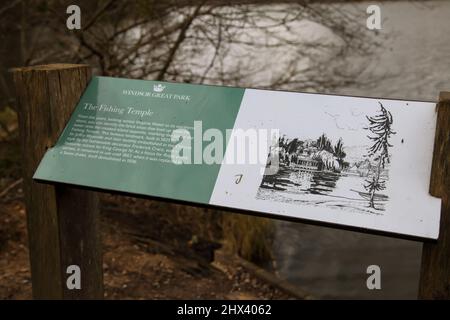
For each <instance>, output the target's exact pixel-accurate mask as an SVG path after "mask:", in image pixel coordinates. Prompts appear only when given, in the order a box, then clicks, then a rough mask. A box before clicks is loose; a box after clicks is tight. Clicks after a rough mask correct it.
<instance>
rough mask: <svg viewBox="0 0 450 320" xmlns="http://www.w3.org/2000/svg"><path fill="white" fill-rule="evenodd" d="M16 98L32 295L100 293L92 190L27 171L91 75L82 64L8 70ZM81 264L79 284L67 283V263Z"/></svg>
mask: <svg viewBox="0 0 450 320" xmlns="http://www.w3.org/2000/svg"><path fill="white" fill-rule="evenodd" d="M13 76H14V82H15V87H16V93H17V100H18V110H19V125H20V135H21V145H22V161H23V163H22V165H23V176H24V180H23V183H24V191H25V201H26V208H27V224H28V239H29V250H30V264H31V277H32V283H33V296H34V298H36V299H98V298H103V273H102V253H101V248H100V230H99V229H100V222H99V211H98V197H97V195H96V194H95V193H93V192H88V191H82V190H78V189H73V188H68V187H64V186H56V187H55V186H51V185H43V184H39V183H36V182H34V181H33V180H32V176H33V174H34V172H35V170H36V168H37V166H38V164H39V162H40V160H41V159H42V157H43V155H44V153H45V151H46V150H47V149H48V148H50V147H52V146H53V145H54V143H55V142H56V140H57V138H58V137H59V135H60V133H61V132H62V130H63V129H64V127H65V125H66V123H67V121H68V119H69V117H70V115H71V114H72V111H73V110H74V108H75V105H76V104H77V102H78V100H79V99H80V96H81V94H82V93H83V90H84V89H85V87H86V85H87V83H88V82H89V80H90V78H91V69H90V67H89V66H86V65H68V64H55V65H45V66H36V67H27V68H18V69H14V70H13ZM70 265H77V266H79V267H80V269H81V289H80V290H77V289H74V290H69V289H68V288H67V285H66V283H67V279H68V277H69V276H70V274H67V267H68V266H70Z"/></svg>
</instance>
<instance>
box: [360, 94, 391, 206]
mask: <svg viewBox="0 0 450 320" xmlns="http://www.w3.org/2000/svg"><path fill="white" fill-rule="evenodd" d="M379 104H380V107H381V110H380V112H379V113H378V114H377V115H375V116H373V117H367V116H366V118H367V120H369V127H368V128H366V129H368V130H370V132H371V133H372V135H368V136H367V137H368V138H369V139H370V140H372V141H373V145H372V146H371V147H370V148H369V149H368V156H369V157H373V159H374V161H375V163H376V166H375V167H374V168H373V169H372V171H371V174H370V175H369V177H368V179H367V180H366V184H365V185H364V188H365V189H366V191H367V192H368V193H369V195H370V198H369V206H370V207H371V208H374V209H375V201H374V199H375V192H376V191H380V190H384V189H385V188H386V181H385V180H383V178H382V177H381V173H382V170H383V169H384V168H385V165H386V163H389V148H390V147H392V145H391V144H390V143H389V139H390V137H391V135H393V134H395V132H394V131H392V123H393V119H392V115H391V113H390V112H389V111H387V110H386V109H385V108H384V107H383V104H382V103H381V102H379Z"/></svg>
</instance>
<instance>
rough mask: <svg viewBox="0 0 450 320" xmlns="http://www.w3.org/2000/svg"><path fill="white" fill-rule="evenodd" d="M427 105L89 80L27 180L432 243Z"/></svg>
mask: <svg viewBox="0 0 450 320" xmlns="http://www.w3.org/2000/svg"><path fill="white" fill-rule="evenodd" d="M434 107H435V105H434V104H432V103H428V102H412V101H399V100H386V99H371V98H357V97H343V96H332V95H320V94H306V93H293V92H281V91H269V90H255V89H242V88H231V87H220V86H205V85H193V84H179V83H167V82H155V81H143V80H129V79H118V78H108V77H95V78H93V79H92V81H91V82H90V84H89V86H88V87H87V89H86V91H85V92H84V94H83V95H82V97H81V99H80V101H79V103H78V105H77V106H76V108H75V111H74V113H73V115H72V117H71V118H70V120H69V122H68V124H67V126H66V128H65V129H64V131H63V133H62V134H61V136H60V138H59V140H58V141H57V143H56V145H55V146H54V147H53V148H51V149H50V150H48V152H47V153H46V154H45V156H44V158H43V159H42V161H41V163H40V165H39V167H38V169H37V171H36V173H35V175H34V178H35V179H36V180H38V181H44V182H54V183H65V184H71V185H77V186H83V187H91V188H97V189H102V190H108V191H118V192H125V193H129V194H135V195H142V196H149V197H159V198H165V199H170V200H179V201H187V202H191V203H198V204H207V205H214V206H220V207H227V208H232V209H241V210H246V211H252V212H259V213H263V214H272V215H279V216H284V217H290V218H299V219H302V220H306V221H308V220H310V221H318V222H323V223H329V224H330V223H331V224H334V225H337V226H346V227H356V228H364V229H368V230H372V231H383V232H388V233H394V234H400V235H405V236H414V237H421V238H434V239H435V238H437V236H438V231H439V219H440V216H439V212H440V200H439V199H436V198H433V197H431V196H430V195H429V194H428V191H427V190H428V184H429V177H430V171H431V160H432V148H433V140H434V132H435V123H436V118H435V117H436V115H435V113H434Z"/></svg>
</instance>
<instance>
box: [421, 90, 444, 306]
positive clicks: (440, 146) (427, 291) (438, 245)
mask: <svg viewBox="0 0 450 320" xmlns="http://www.w3.org/2000/svg"><path fill="white" fill-rule="evenodd" d="M430 194H431V195H432V196H435V197H438V198H441V199H442V209H441V223H440V231H439V239H438V241H437V242H426V243H424V244H423V249H422V267H421V270H420V285H419V299H450V92H442V93H441V94H440V97H439V103H438V105H437V127H436V137H435V142H434V153H433V165H432V168H431V180H430Z"/></svg>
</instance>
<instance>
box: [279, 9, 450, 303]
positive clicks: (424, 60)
mask: <svg viewBox="0 0 450 320" xmlns="http://www.w3.org/2000/svg"><path fill="white" fill-rule="evenodd" d="M367 5H368V3H367V4H365V3H362V4H360V5H359V6H360V7H361V10H365V8H367ZM343 8H344V9H345V5H343ZM382 17H383V21H384V23H383V30H382V31H381V33H380V38H381V39H383V40H382V45H381V48H378V49H380V50H377V53H376V56H374V57H368V59H366V60H364V59H363V60H358V61H354V63H355V64H364V65H365V66H364V71H363V72H361V75H360V77H361V80H367V79H370V78H371V77H373V78H376V77H380V76H381V77H383V78H384V80H383V81H379V82H376V83H371V84H370V85H367V86H358V87H344V88H340V89H338V90H334V92H335V93H340V94H350V95H363V96H380V97H391V98H406V99H418V100H429V101H436V100H437V98H438V95H439V91H443V90H447V91H448V90H450V72H449V71H448V67H449V65H450V41H449V39H448V35H449V34H450V1H431V2H427V3H426V4H423V3H422V2H395V3H389V2H383V4H382ZM362 23H363V22H362ZM348 67H349V68H353V67H354V66H352V65H349V66H348ZM361 82H362V83H364V81H361ZM421 248H422V246H421V244H420V243H418V242H413V241H406V240H398V239H392V238H387V237H381V236H373V235H366V234H361V233H356V232H349V231H343V230H336V229H331V228H324V227H317V226H308V225H304V224H301V223H289V222H277V230H276V237H275V244H274V252H275V256H276V263H277V268H278V273H279V275H280V277H282V278H284V279H287V280H288V281H290V282H292V283H294V284H296V285H298V286H300V287H302V288H303V289H305V290H306V291H309V292H310V293H312V294H313V295H315V296H316V297H319V298H331V299H341V298H362V299H368V298H370V299H377V298H383V299H392V298H402V299H415V298H416V297H417V290H418V280H419V270H420V259H421ZM372 264H376V265H379V266H380V267H381V272H382V278H381V279H382V290H374V291H370V290H368V289H367V287H366V279H367V274H366V268H367V266H369V265H372Z"/></svg>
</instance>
